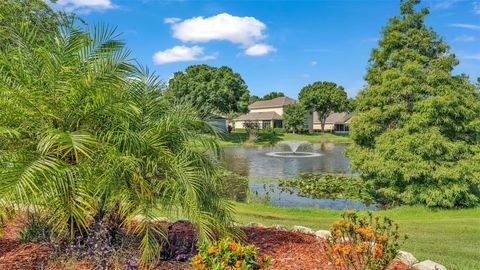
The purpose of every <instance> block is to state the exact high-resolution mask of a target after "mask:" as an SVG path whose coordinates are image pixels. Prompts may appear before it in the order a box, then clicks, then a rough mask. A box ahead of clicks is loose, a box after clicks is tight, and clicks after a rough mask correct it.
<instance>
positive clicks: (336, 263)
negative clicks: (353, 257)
mask: <svg viewBox="0 0 480 270" xmlns="http://www.w3.org/2000/svg"><path fill="white" fill-rule="evenodd" d="M343 264H345V262H344V261H343V260H342V258H337V259H336V260H335V265H343Z"/></svg>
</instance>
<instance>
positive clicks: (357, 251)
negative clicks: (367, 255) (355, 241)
mask: <svg viewBox="0 0 480 270" xmlns="http://www.w3.org/2000/svg"><path fill="white" fill-rule="evenodd" d="M363 248H364V247H363V245H358V246H357V247H355V252H356V253H362V252H363Z"/></svg>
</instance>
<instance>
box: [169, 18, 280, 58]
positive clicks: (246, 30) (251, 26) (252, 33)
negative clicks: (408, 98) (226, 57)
mask: <svg viewBox="0 0 480 270" xmlns="http://www.w3.org/2000/svg"><path fill="white" fill-rule="evenodd" d="M164 21H165V23H168V24H171V25H172V30H173V36H174V37H175V38H177V39H179V40H181V41H183V42H193V43H206V42H210V41H228V42H231V43H233V44H237V45H240V47H242V48H244V49H245V54H246V55H250V56H260V55H265V54H268V53H270V52H274V51H276V49H275V48H274V47H273V46H271V45H268V44H264V43H261V41H262V40H264V39H265V38H266V35H265V33H264V32H265V29H266V28H267V26H266V25H265V24H264V23H263V22H261V21H259V20H257V19H256V18H254V17H238V16H233V15H230V14H228V13H220V14H217V15H215V16H211V17H201V16H200V17H194V18H190V19H186V20H180V19H178V18H167V19H165V20H164Z"/></svg>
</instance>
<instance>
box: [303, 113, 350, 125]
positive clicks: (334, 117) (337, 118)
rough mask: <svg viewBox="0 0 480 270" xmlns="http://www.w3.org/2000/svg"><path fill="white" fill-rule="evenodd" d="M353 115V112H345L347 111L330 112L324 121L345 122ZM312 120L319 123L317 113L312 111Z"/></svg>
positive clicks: (331, 122) (332, 122) (330, 122)
mask: <svg viewBox="0 0 480 270" xmlns="http://www.w3.org/2000/svg"><path fill="white" fill-rule="evenodd" d="M352 116H353V113H347V112H340V113H331V114H330V115H329V116H327V119H326V120H325V123H328V124H345V123H346V122H348V120H350V119H351V118H352ZM313 122H314V123H320V120H319V119H318V113H317V112H314V113H313Z"/></svg>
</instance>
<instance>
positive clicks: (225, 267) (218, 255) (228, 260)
mask: <svg viewBox="0 0 480 270" xmlns="http://www.w3.org/2000/svg"><path fill="white" fill-rule="evenodd" d="M198 251H199V253H198V255H196V256H195V257H193V259H192V265H193V267H194V269H195V270H265V269H268V265H269V264H270V257H269V256H268V255H263V256H260V255H259V250H258V249H257V248H256V247H255V246H253V245H244V244H241V243H238V242H235V241H232V240H230V239H228V238H225V239H223V240H220V241H217V242H210V243H208V242H206V243H203V244H202V245H200V246H199V248H198Z"/></svg>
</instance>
